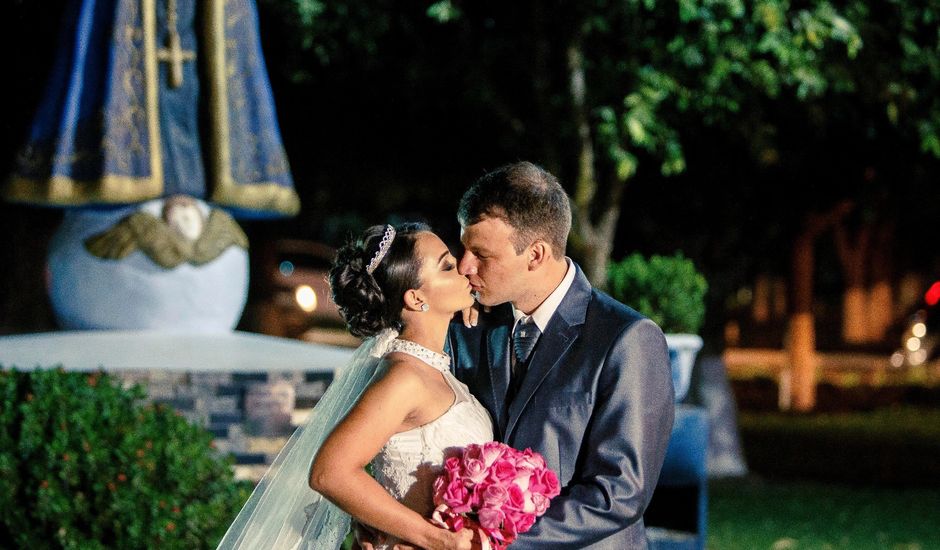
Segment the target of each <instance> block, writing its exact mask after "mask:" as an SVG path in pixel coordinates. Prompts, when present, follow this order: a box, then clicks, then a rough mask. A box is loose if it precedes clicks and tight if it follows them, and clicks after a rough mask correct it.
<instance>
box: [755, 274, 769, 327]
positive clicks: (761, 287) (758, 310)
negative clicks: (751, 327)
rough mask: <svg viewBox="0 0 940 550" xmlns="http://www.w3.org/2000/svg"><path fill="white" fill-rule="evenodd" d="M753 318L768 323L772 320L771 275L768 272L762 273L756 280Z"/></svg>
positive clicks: (758, 321) (757, 321) (756, 321)
mask: <svg viewBox="0 0 940 550" xmlns="http://www.w3.org/2000/svg"><path fill="white" fill-rule="evenodd" d="M751 318H753V319H754V322H755V323H766V322H767V321H769V320H770V276H769V275H767V274H766V273H761V274H760V275H758V276H757V280H755V281H754V297H753V299H752V301H751Z"/></svg>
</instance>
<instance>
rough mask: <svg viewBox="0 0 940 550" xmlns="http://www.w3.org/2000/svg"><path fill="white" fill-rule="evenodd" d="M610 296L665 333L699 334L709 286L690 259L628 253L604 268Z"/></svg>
mask: <svg viewBox="0 0 940 550" xmlns="http://www.w3.org/2000/svg"><path fill="white" fill-rule="evenodd" d="M607 277H608V288H609V289H610V295H611V296H613V297H614V298H616V299H617V300H619V301H621V302H623V303H625V304H627V305H628V306H630V307H632V308H634V309H636V310H637V311H639V312H640V313H642V314H643V315H646V316H647V317H649V318H650V319H652V320H653V321H655V322H656V324H658V325H659V326H660V328H662V329H663V332H666V333H689V334H698V331H699V329H700V328H702V322H703V321H704V320H705V293H706V292H707V291H708V283H707V282H706V280H705V277H704V276H703V275H702V274H701V273H699V272H698V270H696V269H695V264H693V263H692V260H688V259H686V258H685V257H683V256H682V253H677V254H675V255H674V256H655V255H654V256H651V257H650V259H649V260H647V259H645V258H644V257H643V256H642V255H640V254H631V255H630V256H627V257H626V258H624V259H622V260H620V261H619V262H611V263H610V264H609V265H608V266H607Z"/></svg>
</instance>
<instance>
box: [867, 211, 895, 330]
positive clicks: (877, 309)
mask: <svg viewBox="0 0 940 550" xmlns="http://www.w3.org/2000/svg"><path fill="white" fill-rule="evenodd" d="M893 244H894V225H893V224H892V223H890V222H888V223H886V224H884V225H882V226H880V227H879V228H878V232H877V235H876V236H875V239H874V243H873V246H872V250H871V280H872V282H871V288H870V290H869V295H868V323H869V324H868V336H869V338H870V340H871V341H872V342H881V341H883V340H884V338H885V334H886V332H887V330H888V327H889V326H890V325H891V322H892V321H893V320H894V295H893V293H892V289H891V280H892V275H893V273H892V272H891V266H892V265H893V262H892V254H891V253H892V250H893Z"/></svg>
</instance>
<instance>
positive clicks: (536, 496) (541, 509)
mask: <svg viewBox="0 0 940 550" xmlns="http://www.w3.org/2000/svg"><path fill="white" fill-rule="evenodd" d="M548 504H549V501H548V497H546V496H545V495H543V494H541V493H533V494H532V505H533V506H534V507H535V515H537V516H541V515H542V514H544V513H545V511H546V510H548Z"/></svg>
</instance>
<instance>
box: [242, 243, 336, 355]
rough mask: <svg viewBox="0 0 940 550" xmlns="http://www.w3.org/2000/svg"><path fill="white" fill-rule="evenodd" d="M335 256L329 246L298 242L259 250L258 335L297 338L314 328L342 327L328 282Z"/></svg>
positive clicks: (277, 244)
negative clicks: (260, 278)
mask: <svg viewBox="0 0 940 550" xmlns="http://www.w3.org/2000/svg"><path fill="white" fill-rule="evenodd" d="M335 254H336V251H335V250H334V249H333V248H332V247H330V246H327V245H325V244H322V243H318V242H314V241H307V240H299V239H279V240H276V241H273V242H272V243H271V244H270V246H268V247H267V248H266V249H265V250H263V251H262V258H261V261H260V266H261V269H260V276H261V277H262V281H261V285H260V286H261V289H262V298H261V301H260V303H259V304H258V309H257V311H258V313H257V318H258V329H259V330H260V331H261V332H263V333H265V334H271V335H275V336H284V337H289V338H299V337H301V336H302V335H303V334H304V333H305V332H307V331H308V330H309V329H311V328H312V327H314V326H326V327H342V326H343V319H342V317H341V316H340V314H339V309H337V307H336V304H334V303H333V300H332V299H331V298H330V284H329V281H328V276H329V272H330V266H331V264H332V262H333V258H334V256H335Z"/></svg>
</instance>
